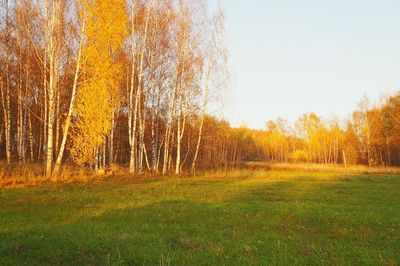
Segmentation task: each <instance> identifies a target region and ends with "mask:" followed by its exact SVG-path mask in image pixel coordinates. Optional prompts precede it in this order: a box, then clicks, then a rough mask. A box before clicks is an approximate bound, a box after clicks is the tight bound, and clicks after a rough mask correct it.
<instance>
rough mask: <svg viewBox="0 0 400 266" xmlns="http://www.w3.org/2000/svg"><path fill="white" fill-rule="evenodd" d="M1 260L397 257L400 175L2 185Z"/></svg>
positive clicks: (246, 175)
mask: <svg viewBox="0 0 400 266" xmlns="http://www.w3.org/2000/svg"><path fill="white" fill-rule="evenodd" d="M0 264H1V265H21V264H26V265H34V264H49V265H58V264H72V265H81V264H85V265H87V264H89V265H91V264H93V265H156V264H159V265H168V264H170V265H250V264H256V265H257V264H258V265H271V264H272V265H296V264H298V265H300V264H301V265H310V264H318V265H350V264H351V265H399V264H400V176H397V175H371V174H370V175H367V174H364V175H363V174H358V175H352V176H348V177H344V176H343V175H342V174H340V173H317V172H294V171H243V172H240V173H235V174H232V176H230V175H229V174H228V175H227V176H220V177H218V176H216V175H214V176H210V177H207V176H204V177H198V178H148V179H144V178H143V179H129V178H115V177H114V178H109V179H108V180H107V179H105V180H99V181H92V182H89V183H86V184H43V185H40V186H36V187H31V188H13V189H2V190H0Z"/></svg>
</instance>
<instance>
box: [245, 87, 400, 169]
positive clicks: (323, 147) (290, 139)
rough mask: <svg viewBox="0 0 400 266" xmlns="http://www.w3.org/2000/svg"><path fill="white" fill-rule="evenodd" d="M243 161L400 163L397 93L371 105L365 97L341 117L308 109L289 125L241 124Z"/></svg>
mask: <svg viewBox="0 0 400 266" xmlns="http://www.w3.org/2000/svg"><path fill="white" fill-rule="evenodd" d="M242 131H243V134H242V135H243V136H246V137H243V136H242V138H244V139H247V145H246V150H245V151H244V154H246V156H247V157H246V158H245V159H246V160H251V161H258V160H260V161H273V162H292V163H318V164H344V165H346V164H353V165H354V164H364V165H368V166H398V165H400V94H399V93H398V94H395V95H391V96H386V97H382V100H381V101H380V103H378V104H374V105H373V104H371V102H370V100H369V99H368V98H366V97H364V98H363V99H362V100H361V101H360V102H359V104H358V107H357V109H356V110H355V111H354V112H353V113H352V114H351V115H350V117H349V118H348V119H346V120H345V121H339V119H336V118H332V119H328V120H326V119H323V118H321V117H319V116H318V115H317V114H315V113H307V114H304V115H302V116H300V117H299V118H298V120H297V121H296V122H295V123H294V124H293V125H290V124H289V123H288V122H287V121H286V120H284V119H281V118H279V119H276V120H271V121H269V122H267V124H266V129H265V130H259V131H257V130H247V129H245V128H242Z"/></svg>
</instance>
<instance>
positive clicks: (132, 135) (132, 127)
mask: <svg viewBox="0 0 400 266" xmlns="http://www.w3.org/2000/svg"><path fill="white" fill-rule="evenodd" d="M151 5H152V0H150V3H149V7H148V10H147V18H146V25H145V30H144V39H143V47H142V49H141V53H140V62H139V73H138V82H137V84H138V86H137V90H136V96H135V103H134V110H133V115H132V114H130V119H129V128H130V130H129V131H130V136H129V138H130V160H129V172H130V173H131V174H134V173H135V163H136V158H135V155H136V130H137V124H138V121H137V120H138V112H139V111H140V110H139V103H140V101H141V98H142V88H141V83H142V75H143V59H144V52H145V50H146V39H147V30H148V26H149V21H150V15H151ZM134 6H135V5H134V1H132V14H131V16H132V18H131V19H132V21H131V24H132V37H131V38H132V40H131V42H132V77H131V90H130V95H129V102H130V104H131V105H130V108H129V109H130V111H132V105H133V95H134V78H135V52H134V49H135V40H134V23H135V21H134V18H135V16H134ZM132 120H133V124H132ZM139 148H140V147H139Z"/></svg>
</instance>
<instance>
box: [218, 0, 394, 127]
mask: <svg viewBox="0 0 400 266" xmlns="http://www.w3.org/2000/svg"><path fill="white" fill-rule="evenodd" d="M223 7H224V9H225V12H226V15H227V21H226V27H227V31H228V40H227V44H228V48H229V50H230V68H231V69H232V79H233V81H232V89H231V92H230V97H229V98H230V99H229V101H228V104H227V106H226V108H225V111H224V116H225V117H226V118H227V119H228V120H229V121H230V122H231V124H232V125H233V126H239V125H241V124H245V125H247V126H249V127H252V128H263V127H264V125H265V122H266V121H267V120H269V119H275V118H277V117H283V118H286V119H288V120H289V121H290V122H292V121H295V120H296V119H297V118H298V116H299V115H300V114H302V113H305V112H310V111H314V112H316V113H317V114H319V115H322V116H323V117H325V118H330V117H331V116H333V115H337V117H338V118H342V119H343V118H346V117H347V115H348V114H350V113H351V112H352V111H353V110H354V109H355V108H356V106H357V103H358V102H359V100H360V99H361V98H362V97H363V96H364V95H367V96H368V97H370V98H372V99H374V100H377V99H378V98H379V96H380V95H381V94H382V93H393V92H395V91H397V90H400V1H399V0H301V1H300V0H246V1H244V0H225V1H224V3H223Z"/></svg>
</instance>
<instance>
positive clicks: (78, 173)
mask: <svg viewBox="0 0 400 266" xmlns="http://www.w3.org/2000/svg"><path fill="white" fill-rule="evenodd" d="M94 177H95V175H93V173H92V172H91V171H89V170H88V169H85V168H82V167H74V166H68V165H66V166H63V167H62V171H61V174H60V175H59V176H58V181H60V182H63V183H83V182H88V181H89V180H90V179H93V178H94ZM49 181H50V180H49V178H47V177H46V176H45V171H44V166H43V165H41V164H30V163H26V164H18V163H15V164H6V163H5V162H0V188H15V187H29V186H36V185H40V184H43V183H46V182H49Z"/></svg>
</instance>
